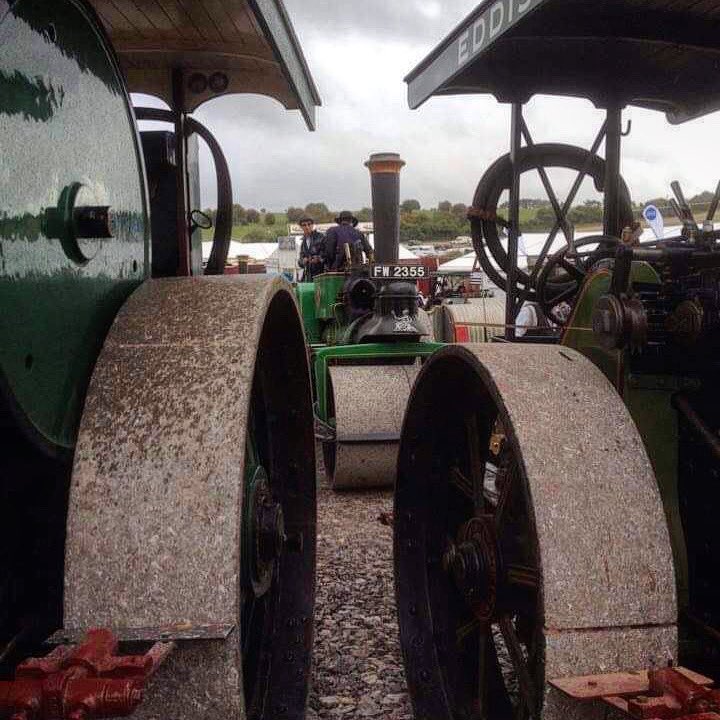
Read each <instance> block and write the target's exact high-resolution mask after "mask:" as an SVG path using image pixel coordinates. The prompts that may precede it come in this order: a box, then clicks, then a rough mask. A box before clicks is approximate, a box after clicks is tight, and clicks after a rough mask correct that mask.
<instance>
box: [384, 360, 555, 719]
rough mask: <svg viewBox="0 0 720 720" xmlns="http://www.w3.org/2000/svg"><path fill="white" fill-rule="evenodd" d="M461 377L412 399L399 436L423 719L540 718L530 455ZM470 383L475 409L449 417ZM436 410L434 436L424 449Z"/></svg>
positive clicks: (403, 562)
mask: <svg viewBox="0 0 720 720" xmlns="http://www.w3.org/2000/svg"><path fill="white" fill-rule="evenodd" d="M460 369H461V368H460V367H458V371H460ZM462 381H463V378H462V377H461V376H460V375H459V374H457V373H454V372H450V371H448V372H446V373H444V374H443V375H442V376H440V377H438V378H435V382H432V383H430V382H428V383H426V384H425V385H424V386H423V387H424V388H427V389H428V392H430V394H431V395H432V398H431V397H425V398H423V399H419V400H418V402H413V404H412V407H411V408H410V410H409V413H408V416H407V418H406V425H405V429H404V432H403V444H402V446H401V450H400V464H399V475H398V485H397V489H396V505H395V518H396V526H395V527H396V529H395V558H396V582H397V593H398V607H399V613H400V631H401V642H402V646H403V654H404V657H405V667H406V674H407V676H408V683H409V685H410V689H411V695H412V697H413V704H414V709H415V714H416V718H418V720H425V719H427V720H429V719H430V718H432V719H433V720H441V719H442V720H451V719H452V720H476V719H477V720H479V719H480V718H492V719H493V720H494V719H496V718H497V719H500V718H503V719H507V720H510V718H530V717H537V716H538V714H539V708H540V706H541V704H542V693H543V683H544V680H543V678H544V669H543V662H544V658H543V636H542V627H543V617H542V605H541V597H540V596H541V593H540V568H539V557H538V556H539V552H538V546H537V539H536V533H535V529H534V519H533V513H532V509H531V506H530V499H529V494H528V490H527V486H526V483H525V481H524V479H523V477H522V458H520V457H518V455H517V454H516V452H515V451H514V449H513V440H512V438H511V437H506V436H505V433H504V427H505V423H504V420H505V418H504V417H503V411H502V408H500V407H498V406H497V405H496V404H495V403H493V402H491V400H490V398H489V397H480V394H481V392H480V391H479V390H478V389H477V384H475V385H472V384H471V383H468V384H467V385H466V386H463V384H462ZM469 387H474V391H473V392H475V393H476V394H477V395H478V397H472V398H468V397H464V402H463V403H462V407H463V408H467V410H463V411H462V412H457V411H455V412H453V411H443V410H442V408H443V407H445V408H447V407H448V406H447V403H445V402H443V401H441V398H447V397H452V395H453V393H456V392H465V394H466V395H467V388H469ZM463 388H464V389H463ZM435 400H438V401H439V402H438V403H437V404H436V403H435ZM478 408H482V410H480V411H478V410H477V409H478ZM428 412H431V413H432V414H433V415H434V419H433V422H432V426H433V428H434V432H433V434H432V435H431V436H430V437H428V436H427V434H425V435H424V436H423V438H422V441H420V442H418V441H417V440H419V436H417V435H416V434H415V433H417V432H419V431H420V429H421V428H422V427H427V426H426V425H424V423H425V422H427V420H428V419H429V418H428V417H426V415H427V413H428ZM438 412H439V413H440V417H438V415H437V413H438Z"/></svg>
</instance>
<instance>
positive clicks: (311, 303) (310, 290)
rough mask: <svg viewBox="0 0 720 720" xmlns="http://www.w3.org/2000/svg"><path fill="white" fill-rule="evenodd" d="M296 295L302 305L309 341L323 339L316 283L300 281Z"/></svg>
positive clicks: (301, 312)
mask: <svg viewBox="0 0 720 720" xmlns="http://www.w3.org/2000/svg"><path fill="white" fill-rule="evenodd" d="M295 295H296V297H297V299H298V304H299V305H300V316H301V317H302V321H303V327H304V328H305V336H306V337H307V341H308V342H309V343H310V344H311V345H313V344H315V343H319V342H320V341H321V331H320V323H319V322H318V318H317V315H316V314H315V283H298V284H297V285H296V286H295Z"/></svg>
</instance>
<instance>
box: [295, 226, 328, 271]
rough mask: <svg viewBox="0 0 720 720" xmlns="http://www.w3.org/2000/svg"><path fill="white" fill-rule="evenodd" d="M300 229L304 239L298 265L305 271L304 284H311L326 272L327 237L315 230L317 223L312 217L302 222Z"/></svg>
mask: <svg viewBox="0 0 720 720" xmlns="http://www.w3.org/2000/svg"><path fill="white" fill-rule="evenodd" d="M300 227H301V228H302V231H303V237H302V242H301V243H300V258H299V259H298V265H299V266H300V267H301V268H302V269H303V277H302V279H303V282H311V281H312V279H313V278H314V277H315V276H316V275H319V274H320V273H322V272H325V236H324V235H323V234H322V233H321V232H318V231H317V230H316V229H315V221H314V220H313V219H312V218H310V217H304V218H303V219H302V220H300Z"/></svg>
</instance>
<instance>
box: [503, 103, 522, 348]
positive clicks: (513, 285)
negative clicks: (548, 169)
mask: <svg viewBox="0 0 720 720" xmlns="http://www.w3.org/2000/svg"><path fill="white" fill-rule="evenodd" d="M510 125H511V136H510V161H511V163H512V182H511V184H510V206H509V209H508V211H509V217H508V270H507V291H506V294H505V340H507V341H508V342H512V341H514V340H515V319H516V318H517V314H518V310H519V308H518V307H517V303H516V300H517V296H518V287H517V262H518V237H519V235H520V166H519V164H518V155H519V152H520V148H521V147H522V131H523V114H522V104H521V103H513V104H512V113H511V121H510Z"/></svg>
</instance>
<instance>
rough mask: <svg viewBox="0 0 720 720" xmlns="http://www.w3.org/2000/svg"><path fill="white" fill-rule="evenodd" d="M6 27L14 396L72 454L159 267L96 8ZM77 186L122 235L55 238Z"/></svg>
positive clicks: (9, 335)
mask: <svg viewBox="0 0 720 720" xmlns="http://www.w3.org/2000/svg"><path fill="white" fill-rule="evenodd" d="M3 8H5V9H6V11H3ZM0 18H1V19H0V48H1V49H2V53H0V138H1V140H0V147H1V148H2V152H1V155H2V166H1V167H0V392H2V394H3V398H2V402H3V405H4V408H5V410H6V411H8V410H9V412H11V413H12V414H13V415H14V416H15V417H16V419H17V420H18V421H19V422H20V423H21V424H23V425H24V426H25V429H26V430H27V431H28V432H29V433H30V434H31V435H34V437H35V439H37V440H38V442H39V443H40V444H43V443H44V444H46V445H47V446H48V448H49V449H59V448H71V447H72V446H73V444H74V440H75V435H76V432H77V426H78V422H79V417H80V413H81V409H82V402H83V398H84V393H85V390H86V387H87V383H88V380H89V377H90V374H91V372H92V368H93V364H94V362H95V359H96V358H97V356H98V353H99V351H100V347H101V345H102V342H103V339H104V337H105V335H106V333H107V330H108V329H109V327H110V325H111V323H112V321H113V318H114V317H115V315H116V314H117V312H118V309H119V308H120V306H121V305H122V304H123V302H124V300H125V298H126V297H127V296H128V295H129V294H130V293H131V292H132V290H133V289H134V288H135V287H137V285H138V284H139V283H141V282H142V281H143V279H144V278H145V277H146V274H147V272H148V268H149V257H148V253H149V242H148V240H149V238H148V233H149V223H148V214H147V200H146V191H145V185H144V179H143V177H144V175H143V167H142V160H141V154H140V151H139V144H138V138H137V134H136V127H135V122H134V117H133V114H132V110H131V108H130V104H129V99H128V97H127V94H126V91H125V87H124V84H123V81H122V79H121V76H120V72H119V69H118V66H117V64H116V61H115V59H114V57H113V54H112V51H111V49H110V47H109V45H108V43H107V41H106V39H105V38H104V36H103V35H102V33H101V31H99V30H98V29H97V27H98V25H97V24H96V21H95V20H94V18H92V16H90V15H89V11H88V10H87V9H86V8H85V7H84V6H81V5H80V4H78V3H76V2H73V0H55V2H52V3H41V2H33V1H32V0H18V1H17V2H15V3H14V4H13V5H12V8H11V9H7V6H6V5H5V4H4V3H0ZM78 183H79V184H80V187H79V188H77V186H76V184H78ZM73 186H75V188H76V189H77V198H76V206H81V205H103V206H110V208H111V211H112V213H113V216H114V220H113V230H112V234H113V237H111V238H107V239H92V238H89V239H83V240H78V241H76V242H75V243H74V244H73V242H70V240H71V238H68V237H65V236H63V233H62V230H58V228H57V227H55V228H53V226H52V223H51V222H49V220H50V219H51V216H52V211H53V210H54V209H56V208H57V207H58V205H59V204H60V203H61V200H62V198H63V197H64V196H67V193H68V188H72V187H73ZM128 391H129V392H130V391H131V388H128Z"/></svg>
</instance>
